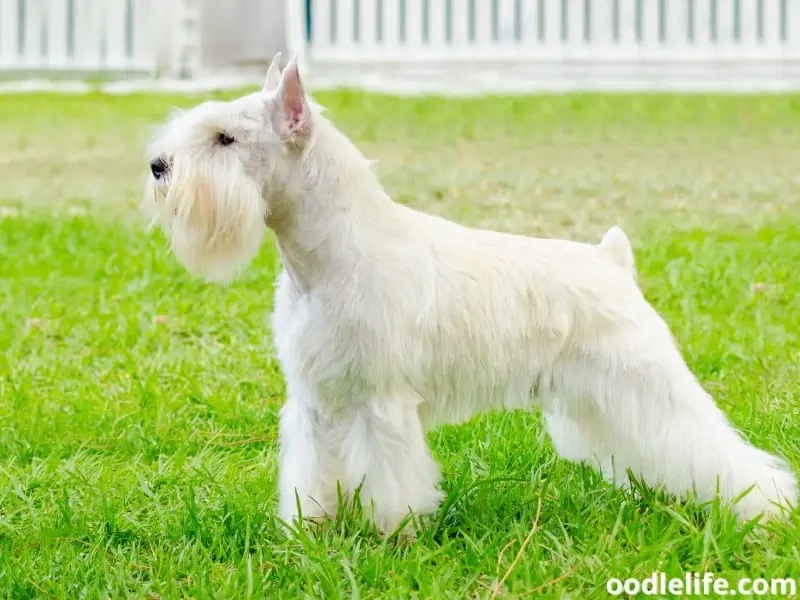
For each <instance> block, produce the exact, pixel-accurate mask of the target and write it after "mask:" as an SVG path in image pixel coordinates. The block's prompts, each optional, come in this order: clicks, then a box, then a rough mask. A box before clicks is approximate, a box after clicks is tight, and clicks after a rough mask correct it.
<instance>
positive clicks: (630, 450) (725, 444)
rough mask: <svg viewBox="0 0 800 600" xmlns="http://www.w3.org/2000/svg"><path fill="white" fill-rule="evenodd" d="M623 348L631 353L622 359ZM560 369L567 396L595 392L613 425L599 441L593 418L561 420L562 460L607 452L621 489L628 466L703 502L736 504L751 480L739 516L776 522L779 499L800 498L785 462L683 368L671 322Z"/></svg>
mask: <svg viewBox="0 0 800 600" xmlns="http://www.w3.org/2000/svg"><path fill="white" fill-rule="evenodd" d="M637 340H638V341H639V342H640V343H636V341H637ZM632 342H633V343H632ZM622 347H624V348H628V351H627V352H625V353H624V354H623V353H620V351H619V349H620V348H622ZM563 368H564V379H563V384H564V386H565V387H566V388H567V390H568V392H569V395H570V396H571V397H586V396H587V395H591V397H593V398H594V399H595V402H596V407H597V411H598V413H599V414H600V415H601V419H602V421H603V422H604V423H606V424H607V426H608V429H607V431H606V433H605V435H604V436H600V437H598V436H594V435H593V434H594V433H595V431H594V430H593V428H592V423H591V422H589V423H581V422H580V421H574V420H573V421H571V422H564V421H562V422H559V421H558V420H556V421H555V423H554V425H553V426H554V429H551V431H555V433H556V438H557V439H558V442H556V443H557V445H561V446H562V453H563V454H565V455H566V456H568V457H570V456H571V457H573V458H582V457H583V458H584V459H585V458H586V456H587V454H588V453H589V452H593V453H594V454H598V450H599V454H602V453H603V451H604V450H608V451H609V455H610V456H608V458H607V459H606V460H604V461H602V464H601V470H602V471H603V472H604V475H606V477H608V476H609V475H611V474H610V473H609V472H608V471H609V463H610V462H611V460H610V459H613V462H614V472H613V476H612V477H613V481H614V482H615V483H617V484H618V485H623V486H624V485H626V484H627V475H626V469H631V471H632V472H634V473H635V474H637V475H639V476H641V477H642V478H643V480H644V481H645V482H646V483H647V484H648V485H650V486H655V485H664V486H665V488H666V490H667V491H668V492H670V493H673V494H675V495H677V496H682V497H686V496H687V495H689V494H691V493H692V492H693V491H694V492H696V494H697V499H698V500H699V501H700V502H707V501H710V500H712V499H713V498H714V496H715V494H716V492H717V489H719V492H720V494H721V496H722V497H723V498H725V499H728V500H733V499H734V498H736V497H737V496H739V495H740V494H743V493H745V492H746V491H747V490H748V488H750V487H751V486H753V484H755V486H756V487H755V488H753V489H752V490H751V491H750V492H749V493H747V495H746V496H745V497H744V498H743V499H741V500H740V501H739V502H738V503H737V504H736V505H735V506H734V510H735V511H736V512H737V513H738V515H739V516H740V517H741V518H743V519H750V518H752V517H754V516H756V515H758V514H759V513H764V514H765V515H766V516H773V515H776V514H779V512H780V511H781V510H782V509H781V508H780V507H778V506H776V503H784V504H785V503H786V502H787V501H788V502H789V503H790V504H793V503H795V502H796V501H797V484H796V481H795V478H794V476H793V475H792V474H791V472H790V471H789V469H788V467H787V465H786V464H784V463H783V461H781V460H779V459H778V458H776V457H774V456H771V455H770V454H768V453H766V452H764V451H762V450H759V449H757V448H754V447H753V446H751V445H750V444H749V443H747V442H746V441H745V440H744V439H742V437H741V436H740V435H739V434H738V433H737V432H736V431H735V430H734V429H733V428H732V427H731V426H730V424H729V423H728V421H727V419H726V418H725V416H724V415H723V413H722V412H721V411H720V410H719V409H718V408H717V406H716V405H715V404H714V402H713V400H712V399H711V397H710V396H709V395H708V394H707V393H706V392H705V391H704V390H703V388H702V387H701V386H700V384H699V383H698V381H697V380H696V379H695V377H694V376H693V375H692V374H691V372H690V371H689V369H688V368H687V366H686V364H685V363H684V361H683V359H682V358H681V356H680V354H679V352H678V350H677V349H676V348H675V346H674V344H673V343H672V341H671V336H670V335H669V332H668V331H667V329H666V326H664V327H662V328H654V329H653V330H651V331H650V332H649V333H647V334H645V333H643V332H636V333H633V334H632V335H630V336H628V340H626V343H625V344H620V343H618V342H616V343H614V344H613V346H611V347H609V349H608V351H607V352H604V353H602V354H600V355H597V356H594V357H588V356H587V357H586V358H585V359H584V360H581V361H572V362H571V364H568V365H564V367H563ZM576 375H579V376H576ZM580 375H583V376H580ZM569 444H572V447H571V448H568V449H567V450H565V449H564V447H565V446H568V445H569ZM581 444H583V446H581ZM606 444H607V445H609V446H610V447H608V448H604V447H603V446H604V445H606Z"/></svg>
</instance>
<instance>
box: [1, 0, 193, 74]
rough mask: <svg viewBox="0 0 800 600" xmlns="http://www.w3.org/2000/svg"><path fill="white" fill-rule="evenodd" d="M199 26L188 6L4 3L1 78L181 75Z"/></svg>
mask: <svg viewBox="0 0 800 600" xmlns="http://www.w3.org/2000/svg"><path fill="white" fill-rule="evenodd" d="M199 18H200V15H199V14H198V13H197V9H195V11H194V12H192V3H191V2H186V1H185V0H0V73H6V74H12V75H13V74H15V73H24V74H28V73H38V74H42V73H44V74H48V75H53V74H56V73H64V72H66V73H82V74H89V73H91V74H103V73H115V74H119V73H122V74H130V73H146V74H155V73H157V72H158V71H159V70H163V69H167V70H169V69H171V68H175V69H180V68H181V67H185V64H184V63H185V62H186V61H187V60H191V59H192V58H193V57H191V56H190V57H189V59H187V58H186V56H184V55H185V54H186V50H187V49H190V48H191V47H192V41H193V40H192V39H191V38H192V35H193V33H194V30H193V28H196V27H197V26H198V21H199ZM182 61H183V62H182Z"/></svg>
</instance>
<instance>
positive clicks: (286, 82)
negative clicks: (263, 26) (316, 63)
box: [145, 55, 313, 281]
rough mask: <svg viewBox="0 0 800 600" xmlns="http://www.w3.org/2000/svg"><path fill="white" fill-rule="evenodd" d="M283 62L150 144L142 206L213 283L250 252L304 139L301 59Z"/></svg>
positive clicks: (187, 262)
mask: <svg viewBox="0 0 800 600" xmlns="http://www.w3.org/2000/svg"><path fill="white" fill-rule="evenodd" d="M279 61H280V55H277V56H276V57H275V58H274V59H273V61H272V64H271V65H270V67H269V69H268V71H267V77H266V80H265V82H264V87H263V88H262V89H261V90H259V91H258V92H255V93H252V94H248V95H246V96H243V97H241V98H237V99H236V100H233V101H231V102H219V101H213V102H212V101H209V102H204V103H202V104H200V105H198V106H196V107H194V108H192V109H190V110H185V111H179V112H176V113H175V114H174V115H173V116H172V117H171V118H170V119H169V120H168V121H167V123H166V124H165V125H164V126H163V127H161V128H160V130H159V131H158V132H157V134H156V135H155V137H154V138H153V140H152V141H151V143H150V144H149V146H148V149H147V160H148V162H149V165H148V168H149V171H150V172H149V174H148V184H147V190H146V194H145V206H146V208H147V210H148V212H149V213H150V216H151V218H152V220H153V222H159V223H160V224H161V226H162V228H163V229H164V231H165V232H166V234H167V235H168V236H169V237H170V240H171V244H172V249H173V251H174V252H175V255H176V256H177V257H178V259H179V260H180V261H181V262H182V263H183V264H184V266H186V268H187V269H188V270H189V271H191V272H192V273H195V274H198V275H203V276H205V277H206V278H208V279H211V280H217V281H225V280H228V279H230V278H232V277H233V276H234V275H235V274H236V273H237V272H238V271H239V270H240V269H241V268H242V267H244V266H246V265H247V264H248V263H249V262H250V261H251V260H252V259H253V257H254V256H255V254H256V252H257V251H258V248H259V246H260V244H261V240H262V238H263V235H264V228H265V221H267V219H268V217H269V214H270V212H271V210H272V208H273V207H274V205H275V204H276V203H278V202H280V199H281V196H282V195H283V194H284V191H285V189H286V186H287V185H291V183H292V180H293V175H294V174H295V173H294V172H295V171H296V169H297V165H298V164H299V163H298V160H297V158H298V157H297V155H298V153H302V152H303V148H304V147H305V146H306V144H307V143H308V141H309V140H310V136H311V131H312V127H311V124H312V119H313V115H312V111H311V105H310V102H309V100H308V99H307V97H306V94H305V91H304V89H303V85H302V83H301V81H300V75H299V71H298V67H297V63H296V61H295V60H292V61H291V62H290V63H289V65H287V67H286V68H285V69H284V70H283V71H282V72H281V70H280V67H279Z"/></svg>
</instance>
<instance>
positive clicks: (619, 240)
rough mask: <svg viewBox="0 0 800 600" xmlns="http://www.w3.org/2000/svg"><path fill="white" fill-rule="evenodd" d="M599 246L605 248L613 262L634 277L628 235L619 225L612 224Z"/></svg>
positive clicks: (634, 267) (634, 270) (634, 272)
mask: <svg viewBox="0 0 800 600" xmlns="http://www.w3.org/2000/svg"><path fill="white" fill-rule="evenodd" d="M600 248H602V249H603V250H605V251H606V252H607V253H608V255H609V256H610V257H611V260H613V261H614V262H615V263H617V264H618V265H619V266H620V267H622V268H623V269H625V270H626V271H628V272H630V274H631V275H632V276H633V277H636V265H635V263H634V259H633V248H632V246H631V242H630V240H629V239H628V236H627V235H625V232H624V231H622V228H621V227H618V226H617V225H614V226H613V227H612V228H611V229H609V230H608V231H606V233H605V235H604V236H603V239H602V240H600Z"/></svg>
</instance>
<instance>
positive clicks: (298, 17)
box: [283, 0, 313, 73]
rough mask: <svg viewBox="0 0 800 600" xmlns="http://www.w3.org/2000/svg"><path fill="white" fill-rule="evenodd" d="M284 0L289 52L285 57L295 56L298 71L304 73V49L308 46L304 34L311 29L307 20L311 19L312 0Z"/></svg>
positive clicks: (305, 58) (305, 65) (305, 66)
mask: <svg viewBox="0 0 800 600" xmlns="http://www.w3.org/2000/svg"><path fill="white" fill-rule="evenodd" d="M284 2H285V4H284V11H283V14H284V19H285V22H286V46H287V50H288V53H289V56H287V57H286V58H287V60H288V59H291V57H293V56H295V57H297V64H298V66H299V67H300V72H301V73H305V72H306V69H307V64H306V60H307V56H306V50H307V47H308V41H307V40H306V34H307V33H310V31H311V27H310V26H309V21H310V19H311V4H312V3H313V0H310V1H306V0H284ZM307 19H308V21H307Z"/></svg>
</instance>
